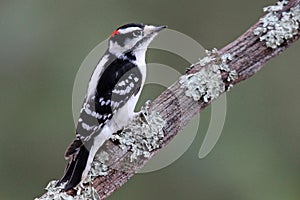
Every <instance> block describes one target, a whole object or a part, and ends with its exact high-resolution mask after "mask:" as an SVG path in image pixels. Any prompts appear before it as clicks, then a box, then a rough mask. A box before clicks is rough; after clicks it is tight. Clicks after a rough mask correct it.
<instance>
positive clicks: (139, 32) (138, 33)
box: [132, 30, 142, 37]
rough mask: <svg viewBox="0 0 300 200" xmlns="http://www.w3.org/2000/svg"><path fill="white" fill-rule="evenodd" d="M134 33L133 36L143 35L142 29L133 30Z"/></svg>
mask: <svg viewBox="0 0 300 200" xmlns="http://www.w3.org/2000/svg"><path fill="white" fill-rule="evenodd" d="M132 35H133V37H138V36H140V35H142V31H140V30H137V31H133V32H132Z"/></svg>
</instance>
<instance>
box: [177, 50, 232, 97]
mask: <svg viewBox="0 0 300 200" xmlns="http://www.w3.org/2000/svg"><path fill="white" fill-rule="evenodd" d="M206 54H207V56H206V57H204V58H202V59H201V60H200V61H199V62H198V63H196V64H195V65H197V64H199V65H200V66H201V67H202V68H201V69H200V70H199V71H198V72H196V73H192V74H186V75H183V76H181V77H180V81H179V82H180V84H181V88H185V89H186V91H185V95H186V96H188V97H192V98H193V99H194V100H195V101H199V100H200V99H201V98H203V100H204V102H209V101H210V100H213V99H215V98H217V97H218V96H220V94H222V93H223V92H225V90H226V84H225V82H224V80H223V78H222V73H223V72H225V73H227V74H228V76H227V79H226V81H227V82H228V83H230V82H231V81H234V80H236V79H237V78H238V74H237V72H236V71H235V70H231V69H230V68H229V66H228V61H231V60H232V57H231V55H230V54H223V55H219V52H218V50H217V49H213V50H212V51H206ZM229 86H230V84H229ZM227 89H228V88H227Z"/></svg>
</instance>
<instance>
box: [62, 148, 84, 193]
mask: <svg viewBox="0 0 300 200" xmlns="http://www.w3.org/2000/svg"><path fill="white" fill-rule="evenodd" d="M88 157H89V151H88V150H87V148H86V147H85V146H84V145H81V146H80V147H79V150H78V152H77V155H76V156H74V158H73V159H70V161H69V163H68V165H67V167H66V170H65V173H64V176H63V177H62V178H61V179H60V181H59V182H58V183H57V186H59V185H61V184H62V183H65V182H66V185H65V187H64V191H68V190H69V189H71V188H73V187H75V186H76V185H78V183H80V181H81V179H82V174H83V172H84V170H85V168H86V165H87V160H88Z"/></svg>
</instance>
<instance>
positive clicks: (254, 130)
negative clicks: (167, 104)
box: [0, 0, 300, 200]
mask: <svg viewBox="0 0 300 200" xmlns="http://www.w3.org/2000/svg"><path fill="white" fill-rule="evenodd" d="M274 2H275V1H274V0H273V1H260V0H252V1H249V0H227V1H221V0H219V1H211V0H200V1H199V0H198V1H197V0H185V1H177V2H176V1H171V0H166V1H159V0H151V1H137V0H135V1H133V0H127V1H116V0H107V1H100V0H98V1H94V0H89V1H83V0H82V1H79V0H63V1H59V0H22V1H21V0H19V1H15V0H10V1H8V0H6V1H3V0H1V1H0V51H1V53H0V88H1V98H0V106H1V108H0V109H1V114H0V126H1V132H0V138H1V139H0V199H1V200H2V199H3V200H15V199H20V200H23V199H33V198H34V197H36V196H38V195H40V194H42V193H43V188H44V187H45V186H46V184H47V183H48V181H49V180H51V179H58V178H60V176H61V175H62V172H63V169H64V166H65V164H66V162H65V160H64V158H63V153H64V150H65V148H66V146H67V145H68V144H69V142H70V141H71V140H72V138H73V137H74V123H73V118H72V99H71V97H72V88H73V83H74V79H75V76H76V72H77V70H78V68H79V66H80V64H81V62H82V61H83V59H84V58H85V56H86V55H87V54H88V53H89V52H90V51H91V50H92V49H93V48H94V47H95V46H96V45H97V44H98V43H99V42H101V41H102V40H104V39H106V38H107V36H108V35H109V34H110V33H111V32H112V31H113V30H114V29H115V28H116V27H118V26H119V25H122V24H124V23H127V22H144V23H153V24H167V25H168V26H169V28H171V29H174V30H178V31H180V32H182V33H185V34H187V35H189V36H190V37H192V38H194V39H195V40H197V41H198V42H199V43H200V44H202V45H203V46H204V47H205V48H206V49H211V48H213V47H217V48H221V47H223V46H224V45H226V44H227V43H229V42H231V41H232V40H234V39H235V38H236V37H237V36H239V35H240V34H242V33H243V32H244V31H245V30H246V29H247V28H248V27H249V26H251V25H252V24H253V23H255V22H256V21H257V20H258V17H260V16H261V15H262V8H263V7H264V6H266V5H269V4H273V3H274ZM299 51H300V44H299V42H298V43H296V44H294V45H293V46H292V47H291V48H289V49H288V50H287V51H285V52H284V53H283V54H281V55H280V56H277V57H276V58H275V59H273V60H271V62H269V63H268V64H267V66H266V67H265V68H263V69H262V71H261V72H260V73H258V74H257V75H256V76H255V77H253V78H251V79H250V80H247V81H246V82H244V83H242V84H239V85H238V86H236V87H235V88H233V89H232V90H231V91H230V92H229V93H228V94H227V97H228V107H227V109H228V112H227V118H226V123H225V127H224V130H223V133H222V135H221V138H220V139H219V141H218V143H217V145H216V146H215V148H214V149H213V151H212V152H211V153H210V154H209V155H208V156H207V157H206V158H205V159H202V160H200V159H198V151H199V148H200V146H201V143H202V140H203V138H204V134H205V133H206V130H207V127H208V123H209V119H210V108H208V109H206V110H205V111H204V112H202V114H201V122H200V129H199V132H198V135H197V137H196V139H195V140H194V142H193V145H192V146H191V147H190V148H189V149H188V151H187V152H186V153H185V154H184V155H183V156H182V157H181V158H180V159H179V160H177V161H176V162H175V163H173V164H172V165H171V166H169V167H167V168H164V169H162V170H160V171H156V172H153V173H147V174H139V175H136V176H135V177H134V178H132V179H131V180H130V181H129V182H128V183H127V184H126V185H125V186H123V187H122V188H121V189H120V190H118V191H117V192H115V193H114V194H113V195H112V196H111V197H110V198H109V199H111V200H114V199H132V200H134V199H143V200H150V199H158V200H160V199H162V200H165V199H174V200H175V199H176V200H177V199H178V200H179V199H208V200H218V199H220V200H221V199H222V200H223V199H226V200H227V199H230V200H240V199H243V200H260V199H261V200H268V199H270V200H271V199H272V200H277V199H278V200H282V199H288V200H298V199H299V197H300V190H299V188H300V172H299V169H300V146H299V142H300V134H299V133H300V128H299V115H300V106H299V102H300V94H299V79H300V68H299V63H300V56H299ZM147 57H148V61H152V62H153V61H156V62H160V63H164V64H167V65H169V66H173V67H174V68H176V69H180V70H181V71H184V68H185V67H186V66H187V62H186V61H184V60H182V59H180V58H177V56H175V55H172V54H170V53H166V52H160V51H149V53H148V56H147ZM148 89H149V91H154V90H155V87H152V88H151V86H150V87H148ZM156 89H157V88H156ZM158 89H159V88H158ZM148 94H149V92H148ZM150 94H151V95H152V98H154V97H155V96H157V95H158V92H152V93H151V92H150Z"/></svg>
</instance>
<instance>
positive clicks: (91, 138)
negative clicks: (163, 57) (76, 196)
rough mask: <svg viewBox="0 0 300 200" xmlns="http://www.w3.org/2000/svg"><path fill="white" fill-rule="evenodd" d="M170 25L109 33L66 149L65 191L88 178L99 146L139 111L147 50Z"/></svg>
mask: <svg viewBox="0 0 300 200" xmlns="http://www.w3.org/2000/svg"><path fill="white" fill-rule="evenodd" d="M166 27H167V26H154V25H145V24H142V23H129V24H125V25H122V26H120V27H119V28H117V29H116V30H114V31H113V32H112V34H111V35H110V36H109V39H108V49H107V50H106V52H105V53H104V55H103V56H102V57H101V59H100V60H99V62H98V63H97V65H96V67H95V69H94V71H93V73H92V75H91V77H90V80H89V83H88V85H87V93H86V96H85V99H84V101H83V105H82V108H81V111H80V115H79V119H78V123H77V126H76V137H75V139H74V140H73V141H72V143H71V144H70V145H69V147H68V148H67V150H66V152H65V158H66V159H67V160H68V163H67V166H66V168H65V172H64V175H63V177H62V178H61V179H60V180H59V181H58V183H57V186H59V185H62V184H64V188H63V190H64V191H68V190H70V189H72V188H74V187H76V186H77V185H78V184H79V183H82V182H83V181H84V179H85V178H86V177H87V175H88V172H89V170H90V169H91V164H92V162H93V159H94V157H95V155H96V153H97V151H98V149H99V148H100V147H101V146H102V145H103V144H104V142H105V141H107V140H109V139H110V137H111V136H112V134H113V133H116V132H119V131H120V130H122V129H123V128H124V126H126V125H127V124H128V123H129V122H130V121H131V120H132V119H133V118H134V117H135V116H136V115H137V114H138V113H135V112H134V109H135V106H136V103H137V101H138V99H139V97H140V94H141V91H142V88H143V86H144V83H145V79H146V62H145V55H146V51H147V48H148V46H149V44H150V43H151V41H152V40H153V39H154V38H155V37H156V36H157V35H158V33H159V32H160V31H161V30H163V29H165V28H166Z"/></svg>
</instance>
